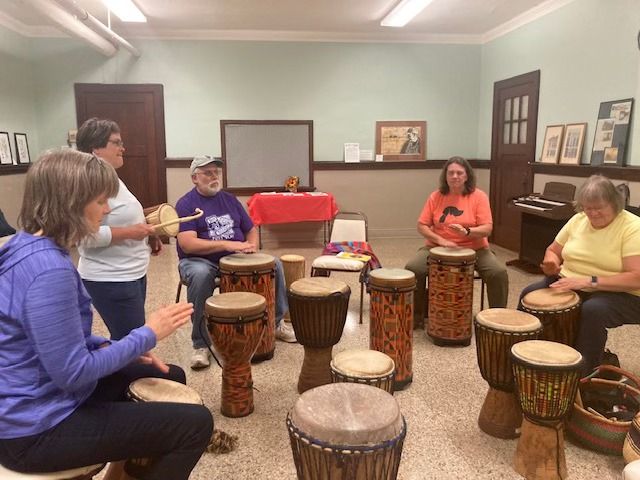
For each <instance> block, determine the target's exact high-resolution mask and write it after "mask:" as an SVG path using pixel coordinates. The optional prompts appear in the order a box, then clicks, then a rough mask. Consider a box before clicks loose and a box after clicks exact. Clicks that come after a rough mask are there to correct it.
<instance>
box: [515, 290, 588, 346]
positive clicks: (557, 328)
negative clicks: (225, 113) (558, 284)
mask: <svg viewBox="0 0 640 480" xmlns="http://www.w3.org/2000/svg"><path fill="white" fill-rule="evenodd" d="M521 303H522V310H523V311H524V312H527V313H530V314H532V315H535V316H536V317H538V318H539V319H540V321H541V322H542V335H541V336H540V338H541V339H542V340H549V341H550V342H559V343H564V344H565V345H569V346H571V347H572V346H574V345H575V343H576V338H577V337H578V329H579V328H580V307H581V305H582V302H581V301H580V297H579V296H578V294H577V293H576V292H574V291H572V290H558V289H556V288H541V289H540V290H534V291H533V292H529V293H527V294H526V295H525V296H524V298H523V299H522V302H521Z"/></svg>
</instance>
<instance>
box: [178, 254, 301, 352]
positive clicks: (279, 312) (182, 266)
mask: <svg viewBox="0 0 640 480" xmlns="http://www.w3.org/2000/svg"><path fill="white" fill-rule="evenodd" d="M275 260H276V278H275V280H276V328H277V326H278V325H279V324H280V321H281V320H282V317H284V315H285V314H286V313H287V312H288V311H289V302H288V300H287V287H286V284H285V282H284V271H283V270H282V262H280V259H278V258H276V259H275ZM178 270H179V271H180V278H181V279H182V280H183V281H184V282H185V283H186V284H187V300H188V301H189V302H191V303H193V314H192V315H191V322H192V324H193V328H192V329H191V341H192V343H193V348H204V347H206V346H207V345H211V339H210V338H209V333H208V331H207V325H206V323H205V321H204V305H205V302H206V301H207V298H209V297H210V296H211V295H213V289H214V280H215V278H216V277H217V276H219V274H220V272H219V270H218V265H216V264H215V263H213V262H210V261H209V260H207V259H206V258H202V257H189V258H183V259H181V260H180V263H178Z"/></svg>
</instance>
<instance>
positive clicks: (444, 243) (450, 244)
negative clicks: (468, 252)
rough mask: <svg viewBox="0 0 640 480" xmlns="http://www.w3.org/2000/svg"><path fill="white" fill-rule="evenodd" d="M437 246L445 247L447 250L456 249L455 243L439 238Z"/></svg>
mask: <svg viewBox="0 0 640 480" xmlns="http://www.w3.org/2000/svg"><path fill="white" fill-rule="evenodd" d="M438 245H440V246H441V247H447V248H458V244H457V243H455V242H452V241H451V240H447V239H446V238H440V239H439V240H438Z"/></svg>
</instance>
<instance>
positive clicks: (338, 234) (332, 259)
mask: <svg viewBox="0 0 640 480" xmlns="http://www.w3.org/2000/svg"><path fill="white" fill-rule="evenodd" d="M368 240H369V231H368V223H367V217H366V215H365V214H364V213H362V212H338V213H337V214H336V216H335V218H334V219H333V223H332V224H331V234H330V237H329V242H332V243H333V242H367V241H368ZM367 265H368V264H367V263H365V262H361V261H359V260H350V259H346V258H339V257H336V256H335V255H321V256H319V257H317V258H316V259H315V260H314V261H313V263H312V264H311V276H312V277H316V276H326V277H328V276H329V275H331V272H353V273H358V274H359V275H360V323H362V304H363V301H364V283H365V274H366V272H367Z"/></svg>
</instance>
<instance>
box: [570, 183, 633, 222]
mask: <svg viewBox="0 0 640 480" xmlns="http://www.w3.org/2000/svg"><path fill="white" fill-rule="evenodd" d="M590 202H605V203H607V204H609V205H611V206H612V207H613V209H614V210H615V212H616V213H620V212H621V211H622V210H623V209H624V199H623V198H622V195H621V194H620V192H619V191H618V189H616V187H615V186H614V185H613V182H612V181H611V180H609V179H608V178H607V177H605V176H604V175H591V176H590V177H589V178H587V180H586V181H585V182H584V183H583V184H582V185H581V186H580V188H579V189H578V193H577V194H576V211H578V212H582V211H583V210H584V204H585V203H590Z"/></svg>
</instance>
